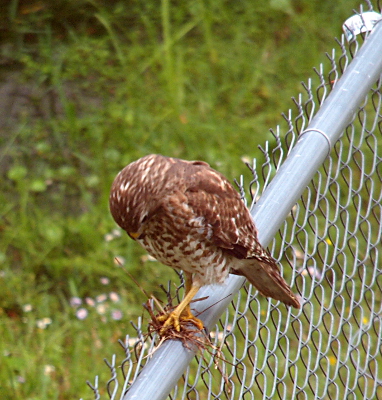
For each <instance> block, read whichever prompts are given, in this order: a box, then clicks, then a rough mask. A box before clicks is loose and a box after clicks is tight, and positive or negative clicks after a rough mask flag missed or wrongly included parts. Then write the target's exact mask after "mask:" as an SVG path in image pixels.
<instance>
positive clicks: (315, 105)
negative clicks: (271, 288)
mask: <svg viewBox="0 0 382 400" xmlns="http://www.w3.org/2000/svg"><path fill="white" fill-rule="evenodd" d="M366 3H367V4H368V6H369V10H370V11H372V7H371V4H370V2H366ZM378 12H380V10H379V11H378ZM359 21H361V22H360V25H361V28H360V30H361V31H364V29H362V24H363V23H365V21H364V20H363V17H360V18H359ZM361 43H363V44H362V45H361ZM328 65H329V71H328V72H326V73H325V72H324V70H325V68H324V66H321V68H320V70H318V71H316V72H317V74H316V77H315V78H314V79H312V80H310V81H309V82H308V83H307V84H305V85H304V89H305V93H304V94H301V95H300V96H299V97H298V99H295V100H294V102H295V110H294V111H293V112H292V111H290V112H289V114H288V115H287V116H285V121H286V129H285V133H283V129H282V127H278V128H277V130H276V131H274V132H273V135H274V138H275V145H274V147H272V148H270V146H269V145H268V144H267V146H266V147H265V148H264V149H263V153H264V162H263V164H262V165H261V167H260V168H255V166H253V167H252V166H250V168H251V169H252V172H253V181H252V182H251V183H250V185H249V186H250V189H249V192H250V195H251V196H252V199H255V198H256V197H257V194H258V193H259V192H260V178H259V176H261V178H262V181H263V183H262V184H261V185H262V186H263V187H264V188H265V189H264V191H263V193H262V195H261V198H260V200H259V201H258V202H257V203H256V204H254V201H253V207H252V215H253V217H254V219H255V222H256V225H257V227H258V230H259V239H260V241H261V242H262V243H263V244H264V245H269V248H270V249H271V251H272V253H273V255H274V257H275V258H276V259H277V260H278V261H279V264H280V267H281V269H282V271H283V274H284V277H286V279H287V281H289V282H290V283H291V285H292V288H293V290H294V291H295V292H299V293H300V295H301V297H302V300H303V306H302V308H301V310H299V311H296V310H292V309H286V307H284V306H283V305H281V304H280V303H278V302H276V301H273V300H265V299H263V298H260V297H258V296H257V292H256V291H255V290H254V289H253V288H252V287H251V286H246V287H245V288H244V289H243V290H241V291H239V290H240V288H241V286H242V283H243V279H242V278H240V277H236V276H231V277H230V278H229V280H228V282H227V284H226V285H224V286H222V287H205V288H202V289H201V290H200V292H199V295H198V297H204V296H208V299H206V300H204V301H202V302H199V303H195V309H196V311H198V312H200V313H201V314H200V316H199V318H200V319H202V320H203V322H204V323H205V325H206V326H207V327H208V328H209V329H210V331H211V340H212V341H213V342H214V345H215V347H216V350H215V351H212V354H211V352H207V351H204V353H203V354H201V355H200V354H199V355H197V356H196V357H195V352H193V351H192V350H190V349H186V348H185V347H183V345H182V344H181V343H180V342H177V341H167V342H165V343H163V344H162V345H161V346H160V347H159V348H158V349H157V350H156V351H155V352H154V353H153V348H154V339H151V338H149V339H147V340H145V339H144V336H143V335H142V331H141V326H140V324H138V325H137V336H138V338H137V339H135V340H134V341H133V343H130V342H131V340H130V338H128V337H127V338H126V341H125V342H124V343H121V344H122V346H123V348H124V351H125V352H124V354H123V355H121V356H120V358H124V359H123V360H122V362H121V363H120V364H118V366H117V361H116V357H115V356H113V358H112V360H111V362H110V363H109V362H108V366H109V368H110V370H111V373H112V377H111V379H110V381H109V382H108V383H107V391H108V394H109V397H110V398H111V399H112V400H114V399H117V398H118V399H124V400H128V399H142V400H143V399H150V400H153V399H158V400H159V399H166V398H169V399H199V398H200V399H259V398H263V399H345V398H346V399H359V398H363V399H382V367H381V365H382V353H381V343H382V244H381V243H382V233H381V231H382V205H381V204H382V151H381V149H380V148H378V143H379V144H380V145H381V144H382V106H381V104H382V87H381V85H382V76H381V74H382V22H380V23H377V24H376V25H375V28H374V29H373V30H372V32H371V33H370V34H369V33H368V32H363V33H362V34H361V35H360V36H358V39H356V38H353V39H352V40H351V41H350V43H349V44H347V43H346V44H345V39H344V38H343V39H342V41H338V48H337V49H336V50H333V52H332V53H331V54H330V55H328ZM271 178H272V180H271ZM244 189H245V188H244V184H243V182H241V190H242V191H243V192H244V191H245V190H244ZM291 210H292V211H291ZM237 292H238V293H237ZM227 307H228V308H227ZM219 318H220V319H219ZM147 355H150V356H149V357H148V358H145V357H146V356H147ZM217 355H218V356H220V357H223V358H224V360H225V361H223V360H222V359H221V358H219V357H217ZM119 362H120V361H119ZM119 366H121V368H119ZM90 386H91V387H92V389H93V391H94V395H95V398H96V399H98V398H100V389H99V385H98V380H97V379H96V381H95V382H94V383H92V384H90ZM103 386H105V385H104V384H103ZM127 389H129V390H127Z"/></svg>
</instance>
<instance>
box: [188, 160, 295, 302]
mask: <svg viewBox="0 0 382 400" xmlns="http://www.w3.org/2000/svg"><path fill="white" fill-rule="evenodd" d="M203 169H204V171H203V174H200V175H199V177H198V174H196V175H194V176H193V178H194V180H193V184H191V185H189V186H188V187H187V189H186V191H185V195H186V197H187V201H188V204H189V206H190V207H192V209H193V211H194V213H195V214H196V215H197V216H202V217H203V218H204V219H205V223H206V224H208V225H210V226H211V227H212V230H213V236H212V240H213V242H214V244H215V245H216V246H218V247H220V248H222V249H224V251H225V252H226V253H227V255H230V256H232V257H234V258H236V259H238V260H241V261H240V262H237V263H233V265H232V267H233V269H232V272H233V273H235V274H238V275H243V276H245V277H246V278H247V279H248V280H249V281H250V282H251V283H252V284H253V285H254V286H255V287H256V288H257V289H258V290H259V292H260V293H262V294H263V295H264V296H267V297H272V298H274V299H276V300H280V301H282V302H284V303H285V304H287V305H290V306H293V307H296V308H300V303H299V301H298V299H297V298H296V296H295V295H294V294H293V292H292V291H291V289H290V288H289V286H288V285H287V283H286V282H285V280H284V279H283V278H282V276H281V275H280V271H279V268H278V266H277V264H276V262H275V260H274V259H273V258H272V257H271V255H270V254H269V253H268V251H266V250H265V249H264V248H263V247H262V246H261V244H260V243H259V242H258V239H257V231H256V227H255V225H254V222H253V220H252V217H251V215H250V213H249V211H248V209H247V207H246V206H245V205H244V203H243V202H242V200H241V199H240V196H239V194H238V193H237V191H236V190H235V189H234V188H233V186H232V185H231V184H230V183H229V181H228V180H227V179H226V178H225V177H224V176H222V175H220V174H219V173H218V172H216V171H214V170H212V169H210V168H205V167H204V168H203Z"/></svg>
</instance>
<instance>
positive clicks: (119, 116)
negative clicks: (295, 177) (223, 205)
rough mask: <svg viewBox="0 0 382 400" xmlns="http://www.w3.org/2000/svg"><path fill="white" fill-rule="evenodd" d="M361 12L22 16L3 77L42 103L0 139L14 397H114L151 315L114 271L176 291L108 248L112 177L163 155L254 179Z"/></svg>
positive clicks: (5, 317) (131, 257)
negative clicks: (121, 365) (121, 343)
mask: <svg viewBox="0 0 382 400" xmlns="http://www.w3.org/2000/svg"><path fill="white" fill-rule="evenodd" d="M357 5H358V1H349V0H340V1H336V2H333V1H329V0H327V1H321V2H312V1H308V0H300V1H298V2H292V1H279V2H278V1H271V2H254V1H248V2H224V1H222V0H218V1H213V2H205V1H202V0H200V1H191V2H175V1H173V2H170V1H169V0H162V1H161V2H155V1H145V2H134V1H129V2H123V1H113V2H109V1H85V0H82V1H58V2H55V4H51V3H50V2H49V1H47V0H46V1H41V2H37V3H36V4H35V5H34V6H33V4H32V5H30V6H27V5H22V4H19V2H17V1H16V0H14V1H12V2H11V3H10V5H9V8H8V10H7V18H6V24H5V25H4V26H5V27H6V29H5V32H6V37H5V39H3V42H2V47H1V50H2V53H3V54H2V55H3V56H4V57H5V59H6V60H8V61H7V63H5V64H4V63H3V64H2V70H1V74H2V76H3V77H4V79H8V78H7V77H9V74H10V71H13V72H14V73H16V76H17V80H18V82H19V85H20V87H21V86H23V87H27V88H29V89H30V90H29V91H28V93H29V94H28V95H27V96H26V99H25V101H26V102H27V106H26V107H20V109H19V110H17V115H16V117H15V118H13V119H9V120H8V121H6V124H5V126H4V127H3V128H2V129H3V132H2V134H1V138H0V166H1V170H0V172H1V174H2V176H1V183H0V185H1V190H0V215H1V219H0V238H1V239H0V260H1V265H2V266H1V270H0V285H1V287H2V288H3V289H2V290H1V293H0V316H1V319H0V334H1V336H2V340H1V341H0V354H1V357H2V361H1V364H2V368H1V369H0V382H1V386H0V397H1V398H4V399H15V398H23V399H29V400H32V399H42V398H49V399H72V398H80V397H84V398H91V392H90V389H89V388H87V386H86V385H85V381H86V380H93V377H94V376H95V375H96V374H99V375H101V380H102V382H106V379H107V378H106V377H105V373H106V369H105V368H104V366H103V365H102V364H103V361H102V360H103V358H104V357H109V356H110V355H111V354H112V353H114V352H116V351H119V348H118V345H117V340H118V339H121V338H122V339H123V337H124V335H125V334H127V333H130V334H134V332H135V331H134V330H133V328H132V327H131V326H130V324H129V321H130V320H133V321H135V320H136V318H137V317H138V316H140V315H142V313H143V308H142V306H141V304H142V303H143V302H144V301H145V297H144V295H143V294H142V293H141V291H140V290H139V289H138V288H137V287H136V286H135V284H134V283H133V282H132V281H131V279H130V278H129V277H128V276H127V275H126V273H125V272H124V271H123V270H122V269H121V268H119V267H118V266H116V265H115V264H114V261H113V259H114V257H115V256H117V255H118V256H121V257H123V258H124V259H125V266H126V268H127V269H128V270H129V272H130V273H131V274H132V275H133V276H134V277H135V278H136V279H137V280H138V281H140V283H141V284H142V286H144V288H145V290H146V291H148V292H149V293H154V294H156V295H157V296H159V297H162V298H163V292H162V291H161V289H160V288H159V284H160V283H162V284H166V282H167V280H168V279H174V280H176V279H177V278H176V275H175V274H174V273H173V272H172V271H171V270H170V269H168V268H166V267H160V266H158V265H157V264H156V263H153V262H150V261H146V262H145V261H142V256H144V252H143V250H141V249H139V248H137V246H135V245H134V243H132V242H131V241H129V240H128V239H127V237H126V236H124V235H123V236H122V237H119V236H117V237H113V238H112V240H110V239H111V237H110V236H107V235H108V234H110V233H111V232H112V231H113V230H114V229H115V224H114V222H113V221H112V218H111V217H110V215H109V211H108V204H107V199H108V193H109V188H110V184H111V182H112V180H113V178H114V176H115V175H116V173H117V172H118V171H119V170H120V169H121V168H122V167H124V166H125V165H126V164H127V163H129V162H130V161H132V160H134V159H136V158H138V157H141V156H143V155H145V154H148V153H153V152H158V153H162V154H165V155H170V156H176V157H182V158H186V159H202V160H205V161H207V162H209V163H210V164H211V165H212V166H213V167H215V168H217V169H219V170H220V171H221V172H222V173H224V174H225V175H226V176H227V177H228V178H229V179H231V180H233V179H234V178H238V177H239V175H240V174H247V175H246V176H248V177H249V172H247V169H246V167H245V166H244V164H243V163H242V161H241V159H242V158H243V157H250V158H252V157H256V156H259V155H260V152H259V150H258V149H257V146H258V145H259V144H260V145H263V144H264V142H265V141H266V140H269V141H271V142H272V141H273V137H272V135H271V134H270V133H269V128H272V127H275V126H276V124H277V123H279V122H280V120H281V117H280V113H281V112H282V111H287V110H288V108H290V107H291V106H292V103H291V101H290V97H291V96H297V94H298V93H299V92H300V91H301V89H300V81H301V80H307V78H308V77H310V76H311V75H313V73H312V70H311V68H312V67H313V66H318V65H319V63H320V62H323V61H324V60H325V56H324V51H330V50H331V48H332V46H333V43H334V42H333V38H334V37H335V36H337V37H339V36H340V34H341V25H342V23H343V21H344V20H345V19H346V18H347V17H348V16H350V15H351V13H352V9H353V8H355V7H356V6H357ZM15 70H16V72H15ZM142 267H144V270H145V279H144V280H143V279H141V271H142ZM105 277H107V278H108V279H109V282H108V283H106V284H105V282H106V281H105V280H104V278H105ZM146 277H147V278H146ZM102 282H104V283H102ZM111 292H113V293H117V294H118V295H119V297H120V300H119V302H117V303H114V302H113V301H112V300H111V299H110V298H108V299H107V300H105V301H104V302H103V303H102V304H103V305H105V307H103V308H104V310H101V309H100V307H98V311H97V308H96V307H94V306H92V305H88V304H86V303H83V307H84V308H86V309H87V310H88V312H89V315H88V317H87V318H86V319H84V320H80V319H78V318H77V316H76V311H77V310H78V308H77V309H76V308H75V307H73V306H72V305H71V299H72V298H73V297H79V298H81V299H82V301H85V299H86V298H90V299H95V298H96V297H97V296H99V295H102V294H107V295H108V294H109V293H111ZM163 300H164V298H163ZM88 302H89V303H91V302H90V301H89V300H88ZM101 308H102V307H101ZM113 310H122V312H123V318H122V320H119V321H115V320H113V318H112V316H111V312H112V311H113ZM146 318H147V316H146Z"/></svg>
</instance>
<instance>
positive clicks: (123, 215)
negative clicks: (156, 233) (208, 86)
mask: <svg viewBox="0 0 382 400" xmlns="http://www.w3.org/2000/svg"><path fill="white" fill-rule="evenodd" d="M167 160H168V159H167V158H166V157H163V156H160V155H155V154H152V155H149V156H146V157H143V158H140V159H139V160H137V161H134V162H133V163H131V164H129V165H127V166H126V167H125V168H124V169H123V170H122V171H120V172H119V174H118V175H117V176H116V178H115V179H114V182H113V184H112V187H111V192H110V198H109V206H110V211H111V214H112V216H113V218H114V220H115V222H116V223H117V224H118V225H119V226H120V227H121V228H122V229H124V230H125V231H126V232H127V233H128V234H129V236H130V237H132V238H133V239H137V238H139V237H141V236H142V235H143V234H144V230H145V227H146V223H147V221H148V220H149V218H150V216H151V215H153V213H154V212H155V209H156V207H157V204H158V195H160V191H161V189H162V187H163V185H164V184H165V182H164V180H163V177H164V176H165V171H166V170H167V169H168V168H169V167H170V166H171V164H170V165H168V164H169V162H168V161H167Z"/></svg>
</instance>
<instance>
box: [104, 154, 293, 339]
mask: <svg viewBox="0 0 382 400" xmlns="http://www.w3.org/2000/svg"><path fill="white" fill-rule="evenodd" d="M110 211H111V214H112V216H113V218H114V220H115V221H116V222H117V224H118V225H119V226H120V227H121V228H122V229H124V230H125V231H126V232H127V233H128V235H129V236H130V237H131V238H132V239H133V240H135V241H137V242H138V243H139V244H140V245H141V246H143V247H144V248H145V249H146V250H147V252H148V253H149V254H150V255H152V256H153V257H154V258H156V259H157V260H158V261H160V262H161V263H163V264H165V265H168V266H170V267H172V268H175V269H180V270H182V271H183V272H184V274H185V280H186V284H185V291H186V294H185V297H184V299H183V300H182V301H181V302H180V303H179V305H178V306H177V307H176V308H175V309H174V310H173V311H172V312H171V313H169V314H168V315H167V316H165V318H164V320H165V322H164V325H163V327H164V329H165V330H166V329H168V328H170V327H173V328H175V329H176V330H177V331H179V330H180V320H183V319H185V320H191V321H192V322H193V323H195V325H197V326H198V327H200V328H202V327H203V323H202V322H201V321H200V320H198V319H197V318H196V317H194V316H193V314H192V313H191V310H190V302H191V301H192V299H193V297H194V296H195V294H196V293H197V292H198V290H199V288H200V287H201V286H204V285H211V284H222V283H224V281H225V279H226V278H227V276H228V274H229V273H232V274H236V275H242V276H245V277H246V278H247V279H248V281H249V282H250V283H251V284H252V285H254V286H255V287H256V289H257V290H258V291H259V292H260V293H261V294H263V295H264V296H267V297H272V298H274V299H276V300H280V301H282V302H283V303H285V304H286V305H288V306H293V307H295V308H300V303H299V301H298V298H297V296H296V295H294V294H293V293H292V291H291V289H290V287H289V286H288V285H287V283H286V282H285V281H284V279H283V278H282V277H281V275H280V271H279V268H278V266H277V264H276V262H275V260H274V259H273V258H272V257H271V255H270V254H269V252H268V251H267V250H266V249H264V248H263V247H262V246H261V244H260V243H259V241H258V239H257V230H256V227H255V224H254V222H253V219H252V217H251V214H250V213H249V210H248V208H247V207H246V206H245V204H244V203H243V201H242V200H241V198H240V196H239V194H238V192H237V191H236V190H235V189H234V187H233V186H232V185H231V183H230V182H229V181H228V180H227V179H226V178H225V177H224V176H223V175H222V174H220V173H219V172H217V171H215V170H214V169H212V168H211V167H210V166H209V165H208V164H207V163H205V162H203V161H185V160H181V159H177V158H171V157H165V156H162V155H159V154H151V155H148V156H145V157H143V158H140V159H138V160H137V161H134V162H132V163H131V164H129V165H127V166H126V167H125V168H124V169H123V170H122V171H120V172H119V174H118V175H117V176H116V178H115V180H114V182H113V184H112V187H111V193H110Z"/></svg>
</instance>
